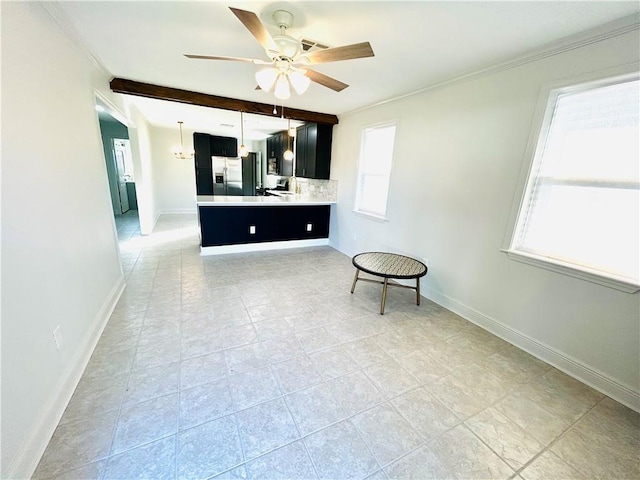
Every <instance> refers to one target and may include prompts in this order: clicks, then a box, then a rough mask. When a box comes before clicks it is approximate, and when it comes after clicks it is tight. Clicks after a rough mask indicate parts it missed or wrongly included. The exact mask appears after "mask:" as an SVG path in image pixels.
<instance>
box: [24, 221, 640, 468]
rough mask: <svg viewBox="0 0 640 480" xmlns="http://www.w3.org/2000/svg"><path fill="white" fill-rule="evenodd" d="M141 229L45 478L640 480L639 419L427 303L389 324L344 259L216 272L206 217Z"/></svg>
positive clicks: (312, 251) (223, 263) (252, 259)
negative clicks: (205, 248)
mask: <svg viewBox="0 0 640 480" xmlns="http://www.w3.org/2000/svg"><path fill="white" fill-rule="evenodd" d="M121 220H126V219H125V218H123V219H121ZM137 228H138V227H137V224H136V222H135V221H129V222H128V223H127V222H123V223H122V224H119V231H118V233H119V236H120V238H121V251H122V261H123V267H124V271H125V274H126V275H127V287H126V290H125V292H124V294H123V295H122V298H121V299H120V301H119V303H118V305H117V307H116V309H115V311H114V312H113V315H112V317H111V319H110V321H109V323H108V325H107V327H106V328H105V331H104V333H103V335H102V337H101V339H100V342H99V344H98V346H97V348H96V350H95V352H94V354H93V356H92V358H91V360H90V362H89V365H88V367H87V369H86V371H85V373H84V376H83V377H82V380H81V381H80V384H79V385H78V387H77V389H76V391H75V394H74V396H73V398H72V400H71V402H70V403H69V406H68V408H67V410H66V412H65V413H64V416H63V418H62V420H61V421H60V424H59V426H58V428H57V430H56V431H55V433H54V435H53V438H52V439H51V441H50V443H49V446H48V448H47V449H46V451H45V453H44V456H43V458H42V460H41V462H40V464H39V466H38V468H37V470H36V474H35V478H38V479H44V478H73V479H89V478H99V479H130V478H150V479H165V478H167V479H171V478H180V479H187V478H188V479H191V478H193V479H195V478H198V479H200V478H202V479H206V478H212V477H216V478H233V479H238V478H242V479H245V478H262V479H279V478H290V479H298V478H300V479H307V478H318V477H319V478H328V479H343V478H344V479H352V478H353V479H356V478H370V479H376V480H378V479H394V478H414V479H427V478H480V479H490V478H491V479H493V478H504V479H507V478H517V479H521V478H522V479H526V480H535V479H557V478H576V479H580V478H606V479H612V478H629V479H631V478H634V479H637V478H640V465H639V458H638V453H639V451H640V450H639V447H640V415H639V414H637V413H635V412H633V411H631V410H629V409H628V408H626V407H623V406H621V405H620V404H618V403H616V402H615V401H613V400H611V399H609V398H607V397H605V396H603V395H602V394H600V393H598V392H597V391H595V390H593V389H591V388H589V387H587V386H585V385H583V384H582V383H580V382H578V381H576V380H574V379H572V378H570V377H568V376H567V375H565V374H563V373H561V372H559V371H558V370H556V369H554V368H552V367H550V366H549V365H547V364H545V363H543V362H541V361H539V360H537V359H535V358H533V357H532V356H530V355H528V354H526V353H524V352H523V351H521V350H518V349H517V348H515V347H513V346H511V345H509V344H508V343H506V342H504V341H502V340H500V339H498V338H496V337H495V336H493V335H491V334H489V333H487V332H485V331H484V330H482V329H480V328H478V327H476V326H474V325H473V324H471V323H469V322H467V321H465V320H463V319H462V318H460V317H458V316H457V315H455V314H453V313H451V312H449V311H447V310H445V309H443V308H441V307H439V306H438V305H436V304H434V303H431V302H429V301H426V300H425V301H423V302H422V305H421V306H419V307H418V306H416V305H415V304H414V302H413V298H414V297H413V293H412V292H409V291H406V290H404V289H394V290H391V291H390V292H389V297H388V299H387V308H386V313H385V315H384V316H380V315H379V314H378V313H377V312H378V308H379V301H380V288H379V287H378V286H377V285H372V284H366V283H361V284H358V286H357V289H356V292H355V294H353V295H351V294H350V293H349V290H350V284H351V280H352V276H353V273H354V269H353V267H352V265H351V262H350V259H349V258H348V257H346V256H344V255H342V254H341V253H339V252H337V251H335V250H333V249H331V248H328V247H322V248H308V249H297V250H286V251H273V252H261V253H249V254H242V255H225V256H209V257H201V256H200V255H199V252H198V235H197V228H196V220H195V217H194V216H178V215H173V216H163V217H161V219H160V221H159V222H158V225H157V227H156V229H155V233H154V234H153V235H151V236H148V237H140V236H139V230H137Z"/></svg>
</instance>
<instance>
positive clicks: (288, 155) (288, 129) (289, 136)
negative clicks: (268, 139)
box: [282, 118, 293, 160]
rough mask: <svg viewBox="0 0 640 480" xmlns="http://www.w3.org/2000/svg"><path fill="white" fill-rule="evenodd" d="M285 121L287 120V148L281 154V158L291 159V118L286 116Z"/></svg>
mask: <svg viewBox="0 0 640 480" xmlns="http://www.w3.org/2000/svg"><path fill="white" fill-rule="evenodd" d="M287 122H288V126H287V149H286V150H285V152H284V153H283V154H282V158H284V159H285V160H293V152H292V151H291V137H292V135H291V119H290V118H288V119H287Z"/></svg>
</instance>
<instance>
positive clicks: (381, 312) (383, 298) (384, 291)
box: [380, 277, 389, 315]
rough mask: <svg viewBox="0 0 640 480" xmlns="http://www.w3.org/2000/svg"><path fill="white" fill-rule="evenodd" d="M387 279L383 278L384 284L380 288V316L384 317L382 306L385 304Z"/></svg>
mask: <svg viewBox="0 0 640 480" xmlns="http://www.w3.org/2000/svg"><path fill="white" fill-rule="evenodd" d="M388 282H389V279H388V278H387V277H384V283H383V287H382V304H381V305H380V315H384V304H385V303H386V302H387V283H388Z"/></svg>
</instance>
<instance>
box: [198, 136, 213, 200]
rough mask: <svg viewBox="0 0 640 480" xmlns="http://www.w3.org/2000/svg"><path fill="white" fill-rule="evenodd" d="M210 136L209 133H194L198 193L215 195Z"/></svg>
mask: <svg viewBox="0 0 640 480" xmlns="http://www.w3.org/2000/svg"><path fill="white" fill-rule="evenodd" d="M209 137H210V135H209V134H207V133H194V134H193V149H194V150H195V154H194V163H195V173H196V194H197V195H213V165H212V163H211V143H210V140H209Z"/></svg>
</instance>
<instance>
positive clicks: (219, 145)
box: [209, 135, 238, 157]
mask: <svg viewBox="0 0 640 480" xmlns="http://www.w3.org/2000/svg"><path fill="white" fill-rule="evenodd" d="M209 138H210V142H211V147H210V148H211V155H212V156H215V157H237V156H238V139H237V138H233V137H220V136H217V135H209Z"/></svg>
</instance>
